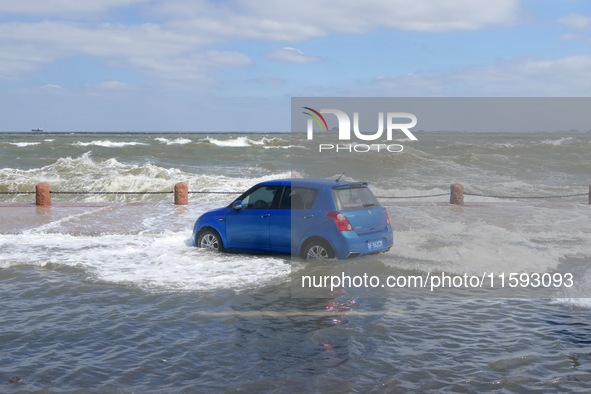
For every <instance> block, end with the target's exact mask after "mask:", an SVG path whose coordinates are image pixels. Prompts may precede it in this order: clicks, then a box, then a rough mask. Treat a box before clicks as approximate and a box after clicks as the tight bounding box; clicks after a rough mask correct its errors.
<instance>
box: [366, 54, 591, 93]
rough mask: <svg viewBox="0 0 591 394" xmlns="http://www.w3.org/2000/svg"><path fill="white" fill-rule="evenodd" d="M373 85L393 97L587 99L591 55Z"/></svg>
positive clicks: (400, 78)
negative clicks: (580, 97) (540, 97)
mask: <svg viewBox="0 0 591 394" xmlns="http://www.w3.org/2000/svg"><path fill="white" fill-rule="evenodd" d="M373 82H374V86H376V87H377V90H378V91H379V93H380V94H390V95H395V96H405V95H407V96H421V95H427V96H501V97H502V96H588V95H589V92H591V56H588V55H582V56H569V57H563V58H559V59H553V60H540V59H517V60H513V61H510V62H505V63H500V64H497V65H495V66H491V67H475V68H468V69H461V70H452V71H449V72H447V73H443V74H427V73H417V74H412V75H404V76H395V77H379V78H376V79H375V80H374V81H373ZM373 94H376V92H375V91H374V92H373Z"/></svg>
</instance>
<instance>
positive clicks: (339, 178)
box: [335, 172, 345, 182]
mask: <svg viewBox="0 0 591 394" xmlns="http://www.w3.org/2000/svg"><path fill="white" fill-rule="evenodd" d="M343 175H345V173H344V172H343V173H342V174H341V175H339V177H338V178H337V179H335V182H338V181H340V180H341V178H342V176H343Z"/></svg>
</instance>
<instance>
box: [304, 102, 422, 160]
mask: <svg viewBox="0 0 591 394" xmlns="http://www.w3.org/2000/svg"><path fill="white" fill-rule="evenodd" d="M302 108H303V109H304V110H305V111H304V112H303V113H304V114H305V115H307V116H308V121H307V138H308V140H313V139H314V124H316V125H317V126H318V128H319V130H320V131H321V132H330V131H334V129H332V130H329V128H328V122H327V121H326V118H325V117H324V114H332V115H334V116H336V119H337V122H338V128H337V129H338V140H339V142H341V141H352V140H353V141H364V142H373V143H371V144H367V143H348V144H326V143H322V144H318V151H319V152H323V151H331V150H332V151H335V152H349V153H351V152H369V151H378V152H385V151H387V152H390V153H400V152H402V151H403V150H404V147H403V146H402V145H400V144H390V143H387V144H386V143H376V142H377V141H383V140H384V137H383V136H384V130H385V132H386V136H385V140H386V141H387V142H390V141H392V140H393V136H394V133H395V132H398V131H401V132H402V133H404V135H406V137H407V138H408V139H410V140H411V141H417V137H415V135H414V134H413V133H412V132H411V131H410V129H411V128H413V127H414V126H416V124H417V117H416V116H415V115H414V114H411V113H409V112H387V113H386V115H385V116H384V112H378V114H377V117H378V129H377V131H375V132H373V131H372V132H364V131H361V130H360V128H359V112H353V127H351V118H350V117H349V115H347V113H346V112H344V111H341V110H339V109H321V110H316V109H314V108H311V107H302ZM384 123H385V124H386V127H385V128H384Z"/></svg>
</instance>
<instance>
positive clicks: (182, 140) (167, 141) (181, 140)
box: [154, 137, 193, 145]
mask: <svg viewBox="0 0 591 394" xmlns="http://www.w3.org/2000/svg"><path fill="white" fill-rule="evenodd" d="M154 139H155V140H156V141H158V142H162V143H163V144H165V145H186V144H190V143H191V142H193V141H191V140H190V139H188V138H180V137H179V138H175V139H174V140H171V139H169V138H164V137H158V138H154Z"/></svg>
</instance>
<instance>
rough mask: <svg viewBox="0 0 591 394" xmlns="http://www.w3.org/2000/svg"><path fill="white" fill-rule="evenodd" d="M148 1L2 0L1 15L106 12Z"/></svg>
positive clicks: (0, 1) (0, 2)
mask: <svg viewBox="0 0 591 394" xmlns="http://www.w3.org/2000/svg"><path fill="white" fill-rule="evenodd" d="M146 1H147V0H100V1H96V0H94V1H91V0H86V1H84V0H41V1H39V0H0V13H1V14H4V15H6V14H31V15H60V16H63V15H70V14H76V15H81V14H89V15H93V14H96V13H97V12H98V13H100V12H105V11H108V10H110V9H112V8H117V7H126V6H130V5H135V4H141V3H146Z"/></svg>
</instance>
